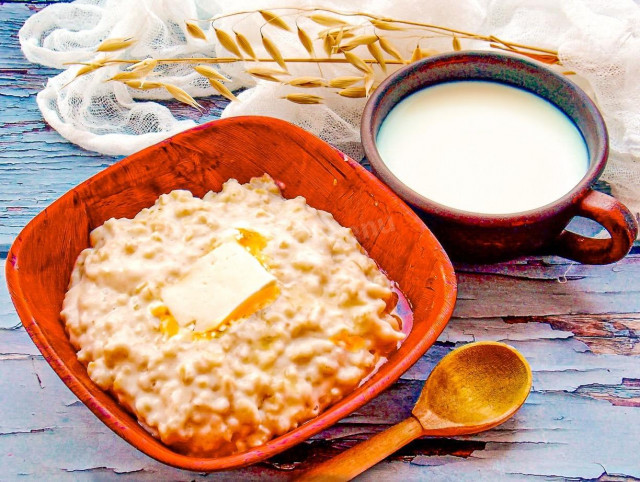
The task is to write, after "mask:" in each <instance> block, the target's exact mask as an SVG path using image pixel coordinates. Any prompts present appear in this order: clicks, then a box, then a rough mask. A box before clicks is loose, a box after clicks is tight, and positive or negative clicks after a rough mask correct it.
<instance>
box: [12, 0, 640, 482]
mask: <svg viewBox="0 0 640 482" xmlns="http://www.w3.org/2000/svg"><path fill="white" fill-rule="evenodd" d="M43 3H44V2H38V1H33V2H18V3H13V2H9V3H6V2H0V264H2V275H4V263H5V260H6V255H7V251H8V249H9V246H10V245H11V243H12V241H13V239H14V238H15V237H16V235H17V234H18V232H19V231H20V230H21V229H22V228H23V227H24V225H25V224H26V223H27V222H28V221H29V220H30V219H31V218H32V217H33V216H34V215H36V214H37V213H38V212H40V211H41V210H42V209H44V208H45V207H46V206H47V205H48V204H50V203H51V202H52V201H54V200H55V199H57V198H58V197H59V196H60V195H62V194H63V193H64V192H66V191H67V190H68V189H70V188H72V187H73V186H75V185H76V184H78V183H80V182H81V181H83V180H85V179H87V178H88V177H90V176H92V175H93V174H95V173H97V172H99V171H100V170H102V169H103V168H105V167H107V166H109V165H111V164H112V163H114V162H116V161H117V159H115V158H111V157H105V156H102V155H99V154H95V153H92V152H87V151H84V150H82V149H80V148H78V147H76V146H74V145H71V144H69V143H68V142H66V141H65V140H64V139H63V138H61V137H60V136H59V135H58V134H57V133H56V132H55V131H53V130H51V129H50V128H49V127H47V125H45V124H44V122H43V120H42V118H41V115H40V112H39V111H38V109H37V107H36V102H35V95H36V93H37V92H38V90H39V89H41V88H42V87H43V85H44V84H45V82H46V79H47V78H48V77H50V76H52V75H55V73H56V71H54V70H52V69H47V68H42V67H39V66H36V65H32V64H30V63H29V62H27V61H26V60H25V59H24V57H23V55H22V53H21V52H20V49H19V46H18V41H17V31H18V29H19V28H20V26H21V25H22V23H23V22H24V20H25V19H26V18H27V17H28V16H29V15H31V14H32V13H33V12H34V11H36V10H38V9H39V8H41V7H42V6H43ZM223 105H224V102H222V101H221V100H220V99H211V100H209V101H207V102H206V106H207V107H208V108H209V111H208V113H207V114H205V116H204V117H202V118H201V119H200V120H204V119H205V118H209V117H215V116H216V115H217V114H218V112H219V109H220V107H222V106H223ZM182 113H183V114H184V115H187V116H189V115H190V116H194V115H196V114H195V113H194V112H193V111H191V110H188V109H185V110H183V111H182ZM198 115H199V114H198ZM456 269H457V274H458V280H459V297H458V304H457V307H456V311H455V313H454V316H453V319H452V320H451V322H450V324H449V326H448V327H447V329H446V331H445V332H444V334H443V335H442V337H441V338H440V340H439V342H438V343H437V344H436V345H435V346H434V347H433V348H431V350H430V351H429V352H428V353H427V354H426V355H425V356H424V357H423V358H422V359H421V360H420V361H419V362H418V363H417V364H416V365H415V366H414V367H412V368H411V369H410V370H409V371H408V372H407V373H406V374H405V375H404V376H403V377H402V379H401V380H400V381H399V382H398V383H396V384H395V385H394V386H393V387H392V388H391V389H390V390H388V391H387V392H386V393H384V394H382V395H381V396H380V397H378V398H377V399H376V400H374V401H373V402H371V403H370V404H368V405H366V406H365V407H363V408H362V409H361V410H359V411H358V412H356V413H354V414H353V415H352V416H350V417H348V418H347V419H344V420H342V421H341V422H340V423H339V424H338V425H336V426H335V427H332V428H331V429H329V430H327V431H325V432H324V433H322V434H319V435H318V436H316V437H314V438H313V439H312V440H310V441H308V442H306V443H303V444H301V445H299V446H298V447H295V448H294V449H292V450H290V451H288V452H285V453H284V454H281V455H279V456H277V457H275V458H274V459H271V460H269V461H267V462H264V463H261V464H258V465H256V466H253V467H249V468H247V469H243V470H240V471H235V472H226V473H221V474H210V475H206V474H197V473H191V472H185V471H180V470H177V469H173V468H171V467H167V466H164V465H162V464H160V463H158V462H156V461H154V460H152V459H150V458H148V457H147V456H145V455H143V454H142V453H140V452H138V451H137V450H135V449H134V448H133V447H131V446H129V445H128V444H127V443H126V442H124V441H123V440H121V439H119V438H118V437H117V436H116V435H114V434H113V433H112V432H111V431H110V430H109V429H108V428H106V427H105V426H104V425H102V423H101V422H99V421H98V419H97V418H95V417H94V416H93V415H92V414H91V413H90V412H89V410H88V409H87V408H85V406H84V405H82V404H81V403H80V402H79V401H78V400H77V399H76V398H75V396H74V395H73V394H72V393H71V392H70V391H69V390H68V389H67V388H66V386H65V385H64V384H63V383H62V382H61V381H60V380H59V379H58V378H57V376H56V375H55V374H54V372H53V371H52V369H51V368H50V367H49V366H48V365H47V363H46V362H45V361H44V360H43V358H42V356H41V355H40V354H39V352H38V351H37V349H36V348H35V346H34V345H33V343H32V342H31V340H30V339H29V337H28V335H27V334H26V332H25V330H24V329H23V328H22V326H21V324H20V321H19V319H18V317H17V315H16V313H15V311H14V309H13V306H12V304H11V301H10V300H9V296H8V293H7V290H6V286H5V283H1V284H0V480H24V479H27V480H31V479H41V480H111V479H114V480H115V479H117V480H185V481H186V480H201V479H202V480H204V479H206V480H238V479H258V478H260V479H269V480H284V479H287V478H289V477H291V476H292V474H296V473H298V472H299V471H301V470H304V469H305V468H306V467H309V466H310V463H311V461H312V460H320V459H323V458H327V457H331V456H332V455H335V454H337V453H339V452H340V451H342V450H344V449H345V448H347V447H349V446H352V445H353V444H355V443H357V442H358V441H360V440H363V439H365V438H368V437H369V436H370V435H371V434H373V433H375V432H377V431H379V430H382V429H384V428H385V427H387V426H389V425H390V424H393V423H396V422H398V421H400V420H401V419H403V418H405V417H406V416H408V414H409V413H410V410H411V407H412V405H413V403H414V401H415V400H416V398H417V396H418V393H419V392H420V389H421V386H422V383H423V380H424V379H425V378H426V376H427V375H428V373H429V371H430V370H431V368H432V366H433V365H434V363H436V362H437V361H438V360H439V359H440V358H441V357H442V356H443V355H445V354H446V353H447V352H449V351H450V350H452V349H453V348H454V347H455V346H458V345H460V344H463V343H467V342H470V341H473V340H501V341H504V342H506V343H509V344H511V345H513V346H515V347H517V348H518V349H519V350H521V351H522V353H523V354H524V355H525V356H526V357H527V358H528V359H529V361H530V363H531V366H532V368H533V372H534V385H533V392H532V393H531V395H530V397H529V399H528V400H527V402H526V404H525V405H524V407H523V408H522V410H521V411H520V412H519V413H518V414H517V415H516V416H515V417H514V418H513V419H512V420H511V421H509V422H507V423H506V424H504V425H503V426H501V427H499V428H497V429H494V430H492V431H490V432H487V433H483V434H479V435H474V436H470V437H463V438H456V439H440V440H436V439H421V440H417V441H415V442H413V443H412V444H410V445H409V446H407V447H406V448H404V449H403V450H401V451H400V452H398V453H397V454H395V455H394V456H392V457H391V458H389V459H388V460H386V461H385V462H383V463H381V464H379V465H378V466H376V467H375V468H373V469H372V470H370V471H368V472H367V473H365V474H364V475H362V476H361V479H360V480H407V481H408V480H422V479H430V480H474V481H476V480H556V479H572V480H579V479H589V480H594V479H597V480H626V479H630V480H638V479H640V249H638V247H637V246H636V247H635V248H634V250H633V251H632V253H631V254H630V255H629V256H628V257H627V258H625V259H624V260H623V261H621V262H619V263H617V264H614V265H610V266H581V265H578V264H575V263H571V262H568V261H566V260H563V259H560V258H550V257H546V258H536V257H534V258H526V259H521V260H518V261H514V262H510V263H504V264H499V265H489V266H468V265H458V266H456Z"/></svg>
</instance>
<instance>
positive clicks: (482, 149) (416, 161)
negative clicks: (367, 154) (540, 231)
mask: <svg viewBox="0 0 640 482" xmlns="http://www.w3.org/2000/svg"><path fill="white" fill-rule="evenodd" d="M376 142H377V147H378V151H379V153H380V156H381V157H382V159H383V160H384V162H385V163H386V164H387V166H388V167H389V169H390V170H391V171H392V172H393V173H394V174H395V175H396V177H397V178H398V179H400V181H402V182H403V183H404V184H406V185H407V186H409V187H410V188H411V189H413V190H414V191H416V192H418V193H420V194H422V195H423V196H425V197H427V198H429V199H431V200H433V201H435V202H438V203H440V204H444V205H447V206H450V207H453V208H457V209H462V210H465V211H473V212H479V213H486V214H507V213H516V212H520V211H526V210H529V209H533V208H537V207H540V206H544V205H545V204H548V203H550V202H552V201H554V200H556V199H558V198H560V197H562V196H563V195H564V194H566V193H567V192H569V191H570V190H571V189H572V188H573V187H574V186H575V185H576V184H577V183H578V182H579V181H580V179H582V177H583V176H584V174H585V173H586V171H587V168H588V164H589V155H588V151H587V146H586V145H585V142H584V139H583V138H582V135H581V134H580V132H579V131H578V129H577V128H576V126H575V125H574V124H573V122H572V121H571V120H570V119H569V118H568V117H567V116H566V115H565V114H564V113H563V112H562V111H560V110H559V109H558V108H557V107H555V106H554V105H552V104H551V103H549V102H547V101H546V100H544V99H542V98H541V97H538V96H536V95H534V94H531V93H529V92H527V91H524V90H521V89H518V88H515V87H510V86H507V85H504V84H499V83H496V82H484V81H462V82H448V83H444V84H439V85H436V86H432V87H428V88H425V89H423V90H420V91H418V92H416V93H414V94H412V95H410V96H409V97H407V98H406V99H404V100H402V101H401V102H400V103H399V104H398V105H397V106H396V107H394V108H393V109H392V110H391V112H390V113H389V115H388V116H387V118H386V119H385V120H384V122H383V124H382V127H381V128H380V131H379V132H378V137H377V141H376Z"/></svg>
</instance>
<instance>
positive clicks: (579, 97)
mask: <svg viewBox="0 0 640 482" xmlns="http://www.w3.org/2000/svg"><path fill="white" fill-rule="evenodd" d="M459 80H484V81H493V82H500V83H503V84H507V85H510V86H513V87H518V88H520V89H524V90H526V91H529V92H532V93H534V94H537V95H538V96H540V97H542V98H544V99H546V100H548V101H549V102H551V103H552V104H554V105H555V106H556V107H558V108H559V109H560V110H561V111H563V112H564V113H565V114H566V115H567V116H568V117H569V118H570V119H571V120H572V121H573V122H574V123H575V125H576V126H577V128H578V130H579V131H580V132H581V134H582V136H583V137H584V140H585V142H586V145H587V149H588V152H589V167H588V169H587V172H586V174H585V175H584V176H583V177H582V179H581V180H580V181H579V182H578V184H576V185H575V186H574V187H573V189H571V191H569V192H568V193H567V194H565V195H564V196H562V197H560V198H558V199H556V200H555V201H553V202H552V203H550V204H547V205H545V206H542V207H539V208H536V209H532V210H529V211H524V212H521V213H515V214H482V213H473V212H468V211H462V210H458V209H455V208H451V207H448V206H445V205H443V204H439V203H436V202H434V201H432V200H430V199H428V198H427V197H425V196H423V195H421V194H419V193H417V192H416V191H414V190H412V189H410V188H409V187H407V186H406V185H405V184H404V183H402V182H401V181H400V180H399V179H398V178H397V177H396V176H395V175H394V174H393V172H392V171H391V170H390V169H389V167H388V166H387V165H386V164H385V162H384V160H383V159H382V158H381V156H380V154H379V152H378V150H377V148H376V136H377V134H378V131H379V129H380V126H381V125H382V123H383V121H384V120H385V117H386V116H387V114H388V113H389V112H390V111H391V110H392V109H393V108H394V107H395V106H396V105H397V104H398V103H399V102H400V101H401V100H403V99H404V98H405V97H407V96H409V95H410V94H412V93H414V92H416V91H418V90H420V89H423V88H425V87H428V86H432V85H435V84H440V83H443V82H450V81H459ZM361 135H362V144H363V147H364V151H365V154H366V156H367V158H368V160H369V161H370V163H371V167H372V169H373V171H374V173H375V174H376V175H377V176H378V177H379V178H381V179H382V180H383V181H384V182H385V183H386V184H387V185H388V186H389V187H390V188H391V189H392V190H393V191H394V192H395V193H396V194H398V195H399V196H400V197H401V198H402V199H404V201H406V202H407V203H409V204H410V205H411V206H412V207H413V208H414V209H415V210H416V212H418V214H419V215H420V216H421V217H422V219H423V220H424V221H425V223H426V224H427V225H428V226H429V228H430V229H431V230H432V231H433V232H434V234H435V235H436V236H437V237H438V239H439V240H440V242H441V243H442V245H443V246H444V248H445V249H446V251H447V253H448V254H449V255H450V256H451V257H452V258H453V259H455V260H458V261H467V262H480V263H486V262H495V261H503V260H508V259H513V258H516V257H518V256H522V255H528V254H529V255H530V254H556V255H559V256H562V257H565V258H568V259H571V260H575V261H578V262H580V263H585V264H607V263H612V262H615V261H618V260H619V259H621V258H623V257H624V256H625V255H626V254H627V253H628V252H629V250H630V249H631V246H632V245H633V242H634V240H635V239H636V236H637V233H638V227H637V224H636V221H635V219H634V217H633V215H632V214H631V213H630V212H629V210H628V209H627V208H626V207H625V206H624V205H623V204H622V203H620V202H619V201H617V200H616V199H615V198H613V197H611V196H608V195H606V194H603V193H601V192H598V191H595V190H593V189H592V186H593V184H594V183H595V182H596V181H597V179H598V177H599V176H600V174H601V173H602V171H603V170H604V167H605V164H606V162H607V156H608V136H607V130H606V127H605V124H604V121H603V119H602V116H601V114H600V112H599V111H598V109H597V107H596V106H595V105H594V103H593V102H592V101H591V99H589V97H588V96H587V95H586V94H585V93H584V92H583V91H582V90H581V89H580V88H579V87H577V86H576V85H575V84H573V83H572V82H571V81H569V80H567V79H566V78H565V77H563V76H561V75H558V74H556V73H555V72H553V71H551V70H549V69H547V68H545V67H542V66H540V65H537V64H534V63H532V62H530V61H528V60H524V59H522V58H517V57H513V56H509V55H503V54H496V53H491V52H456V53H451V54H444V55H440V56H436V57H430V58H427V59H423V60H421V61H418V62H415V63H413V64H411V65H408V66H406V67H404V68H403V69H400V70H398V71H397V72H395V73H393V74H392V75H390V76H389V77H388V78H387V79H385V80H384V82H382V84H380V86H379V87H378V88H377V89H376V90H375V92H374V93H373V94H372V96H371V98H370V99H369V101H368V102H367V105H366V107H365V110H364V113H363V117H362V124H361ZM574 216H582V217H585V218H589V219H592V220H594V221H596V222H597V223H599V224H600V225H602V226H603V227H604V228H605V229H606V230H607V231H608V232H609V235H610V238H604V239H596V238H591V237H587V236H583V235H580V234H576V233H573V232H571V231H568V230H566V229H565V228H566V227H567V225H568V224H569V222H570V221H571V219H572V218H573V217H574Z"/></svg>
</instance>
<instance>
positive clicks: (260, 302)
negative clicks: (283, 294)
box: [193, 283, 280, 340]
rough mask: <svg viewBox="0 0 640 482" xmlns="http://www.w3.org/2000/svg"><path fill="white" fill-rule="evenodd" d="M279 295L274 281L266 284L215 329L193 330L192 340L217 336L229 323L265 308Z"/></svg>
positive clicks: (278, 289) (209, 338)
mask: <svg viewBox="0 0 640 482" xmlns="http://www.w3.org/2000/svg"><path fill="white" fill-rule="evenodd" d="M279 295H280V288H279V287H278V285H277V284H276V283H273V284H272V285H270V286H268V287H267V288H265V289H263V290H261V291H259V292H258V293H255V294H254V295H252V296H250V297H249V298H247V299H246V300H245V301H244V303H242V304H241V305H240V306H238V308H236V309H235V310H234V311H233V312H232V313H231V314H230V315H229V316H228V317H227V318H226V319H225V320H224V321H223V322H222V324H221V325H220V326H219V327H218V328H217V329H215V330H211V331H194V332H193V339H194V340H211V339H213V338H218V337H219V336H220V335H221V334H222V333H223V332H224V331H226V330H227V328H228V327H229V325H230V324H231V323H233V322H234V321H237V320H240V319H243V318H248V317H249V316H251V315H252V314H254V313H255V312H257V311H260V310H261V309H263V308H266V307H267V306H268V305H270V304H271V303H273V302H274V301H275V300H276V298H277V297H278V296H279Z"/></svg>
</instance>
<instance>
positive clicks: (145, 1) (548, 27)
mask: <svg viewBox="0 0 640 482" xmlns="http://www.w3.org/2000/svg"><path fill="white" fill-rule="evenodd" d="M318 5H322V6H323V7H328V8H334V9H336V10H345V8H348V9H349V10H350V11H352V12H353V11H362V12H368V13H373V14H379V15H384V16H387V17H393V18H397V19H404V20H413V21H421V22H428V23H432V24H437V25H442V26H446V27H451V28H455V29H458V30H463V31H467V32H474V33H477V34H482V35H495V36H496V37H499V38H500V39H503V40H508V41H511V42H516V43H522V44H528V45H534V46H536V47H543V48H548V49H552V50H556V51H558V52H559V57H560V59H561V62H562V67H561V70H563V71H573V72H575V73H576V75H572V76H571V78H572V80H574V81H576V82H577V83H579V85H581V86H582V87H583V88H584V89H585V90H586V91H587V93H588V94H589V95H591V96H592V98H593V99H594V100H595V101H596V102H597V104H598V106H599V107H600V109H601V111H602V113H603V115H604V118H605V121H606V123H607V126H608V129H609V134H610V141H611V154H610V158H609V163H608V166H607V170H606V171H605V173H604V179H605V180H607V181H608V182H609V183H610V184H611V186H612V189H613V193H614V195H616V196H617V197H618V198H619V199H620V200H622V201H623V202H624V203H625V204H626V205H627V206H628V207H629V208H630V209H631V210H632V211H633V212H634V213H635V215H636V217H637V216H638V213H639V212H640V107H639V106H640V81H639V79H640V58H639V57H638V52H640V0H635V1H634V0H616V1H610V0H563V1H562V2H558V1H557V0H459V1H457V2H451V1H449V0H431V1H429V2H416V1H413V0H396V1H393V0H369V1H363V0H354V1H351V2H349V3H348V6H347V7H343V6H342V5H344V2H337V1H335V0H328V1H323V2H310V1H305V0H288V1H277V0H276V1H262V0H235V1H233V2H229V1H224V0H180V1H178V0H137V1H135V2H131V1H128V0H76V1H75V2H73V3H65V4H55V5H50V6H48V7H46V8H44V9H43V10H41V11H40V12H38V13H36V14H34V15H33V16H32V17H30V18H29V19H28V20H27V21H26V22H25V24H24V26H23V27H22V29H21V30H20V33H19V39H20V43H21V45H22V49H23V51H24V53H25V55H26V57H27V58H28V59H29V60H30V61H32V62H36V63H40V64H43V65H46V66H49V67H56V68H60V69H66V70H64V71H63V72H62V73H60V74H59V75H57V76H56V77H53V78H51V79H49V81H48V83H47V85H46V87H45V89H44V90H43V91H41V92H40V93H39V94H38V96H37V102H38V106H39V107H40V110H41V111H42V114H43V116H44V118H45V120H46V121H47V122H48V123H49V124H50V125H51V126H52V127H53V128H54V129H56V130H57V131H58V132H59V133H60V134H61V135H62V136H64V137H65V138H67V139H68V140H70V141H71V142H73V143H76V144H78V145H80V146H82V147H84V148H86V149H89V150H94V151H98V152H102V153H105V154H112V155H126V154H130V153H132V152H135V151H137V150H139V149H142V148H143V147H146V146H149V145H151V144H154V143H156V142H158V141H160V140H161V139H164V138H166V137H169V136H171V135H173V134H175V133H177V132H180V131H182V130H185V129H188V128H190V127H192V126H193V125H195V122H194V121H193V120H189V119H184V118H183V119H180V118H177V117H176V114H175V113H172V111H171V110H169V109H168V108H167V107H166V106H164V105H161V104H159V103H157V102H155V101H157V100H168V99H171V95H170V94H169V93H168V92H167V91H166V90H164V89H152V90H136V89H132V88H129V87H127V86H125V85H124V84H122V83H120V82H105V80H106V79H108V78H109V77H111V76H113V75H114V74H115V73H117V72H119V71H121V70H123V68H124V67H123V66H121V65H111V66H108V67H105V68H102V69H98V70H95V71H94V72H91V73H89V74H85V75H83V76H81V77H79V78H77V79H75V80H74V77H75V75H76V72H77V71H78V69H79V68H80V67H81V66H80V65H72V66H69V65H68V64H69V63H75V62H88V61H95V60H97V59H100V58H103V57H104V56H109V57H110V58H114V59H145V58H149V57H151V58H175V57H215V56H229V55H230V54H229V52H227V51H226V50H225V49H224V48H223V47H221V46H220V45H219V43H218V41H217V39H216V37H215V35H214V32H213V30H212V29H211V28H210V26H209V25H208V22H205V21H201V22H199V23H198V25H200V26H201V28H202V29H203V30H204V31H205V32H206V36H207V39H206V40H201V39H197V38H194V37H193V36H190V35H188V34H187V33H186V27H185V20H197V19H200V20H203V19H207V18H211V17H213V16H216V15H222V14H227V13H232V12H237V11H245V10H249V11H254V10H257V9H266V10H273V9H276V8H278V7H281V6H282V7H302V8H307V7H311V6H318ZM279 12H282V11H279ZM289 13H291V12H289ZM344 18H345V20H349V21H350V22H352V23H360V22H362V21H363V19H362V18H360V19H358V17H344ZM283 19H284V20H286V21H287V22H288V23H289V24H290V25H292V26H294V27H295V20H296V15H284V16H283ZM298 20H299V25H300V27H302V28H303V29H305V30H306V31H308V32H309V33H310V34H311V35H312V37H315V36H316V35H317V32H318V31H319V30H320V29H321V28H323V27H320V26H318V25H316V24H314V23H313V22H311V21H310V20H309V19H307V18H302V17H299V18H298ZM263 24H264V19H263V18H262V17H261V16H260V15H259V14H253V15H247V16H245V17H244V18H242V17H231V18H226V19H223V20H220V21H216V24H215V25H216V27H218V28H221V29H223V30H225V31H227V32H232V31H233V29H234V28H235V29H236V30H238V31H240V32H241V33H243V34H244V35H245V36H246V37H248V38H249V40H250V41H251V42H252V44H253V45H254V48H255V50H256V53H257V54H258V55H259V56H262V57H265V56H267V55H266V53H265V50H264V49H263V48H262V47H261V43H260V33H259V32H260V27H261V26H262V25H263ZM263 32H264V33H265V34H266V35H267V36H268V37H269V38H270V39H272V40H273V41H274V42H275V43H276V44H277V45H278V47H279V49H280V50H281V52H282V54H283V56H284V57H289V58H290V57H307V56H308V54H307V52H306V51H305V50H304V48H303V47H302V45H301V43H300V42H299V41H298V39H297V36H296V34H295V32H294V33H289V32H285V31H282V30H279V29H277V28H275V27H273V26H271V25H267V26H266V27H265V28H264V29H263ZM384 33H385V35H386V36H388V37H389V38H391V39H392V40H393V43H394V45H395V46H396V47H397V48H398V49H399V50H400V51H401V53H402V54H403V55H404V56H405V57H406V58H409V57H410V56H411V52H412V51H413V49H414V47H415V46H416V38H415V36H412V35H408V34H406V33H404V32H384ZM128 37H134V38H135V39H136V43H134V44H133V45H132V46H131V47H129V48H127V49H125V50H122V51H118V52H111V53H104V54H96V53H95V49H96V47H97V46H98V45H99V44H100V43H101V42H102V41H103V40H105V39H107V38H128ZM420 46H421V47H422V48H423V49H434V50H437V51H441V52H444V51H448V50H451V49H452V42H451V39H450V38H433V39H423V40H421V41H420ZM315 48H316V51H317V52H319V53H320V52H322V45H321V41H318V42H317V44H316V47H315ZM462 48H464V49H467V48H469V49H471V48H473V49H486V48H489V47H488V46H487V44H485V43H483V42H481V41H470V40H463V41H462ZM358 49H361V50H354V52H356V53H361V55H362V56H367V57H370V54H368V53H367V52H366V48H365V47H358ZM247 66H248V64H247V65H244V66H243V65H242V62H238V63H235V64H220V65H219V66H218V67H219V69H220V70H221V71H223V72H224V73H226V74H227V75H229V76H230V77H232V78H233V81H231V82H228V83H227V84H226V85H227V87H229V88H231V89H232V90H234V89H238V88H240V87H246V88H247V89H246V90H244V91H243V92H242V93H241V94H240V95H239V98H240V99H241V102H233V103H231V104H229V106H228V107H227V108H226V109H225V110H224V112H223V114H222V115H223V117H228V116H235V115H269V116H273V117H279V118H281V119H285V120H287V121H289V122H292V123H294V124H297V125H299V126H302V127H304V128H305V129H307V130H309V131H310V132H312V133H313V134H316V135H318V136H319V137H321V138H322V139H324V140H326V141H328V142H330V143H332V144H333V145H335V146H336V147H338V148H340V149H342V150H343V151H344V152H346V153H347V154H349V155H350V156H352V157H354V158H356V159H359V158H361V157H362V152H361V147H360V135H359V124H360V116H361V113H362V109H363V107H364V104H365V100H364V99H349V98H344V97H340V96H338V95H337V94H336V93H335V91H330V90H327V89H322V88H320V89H307V90H305V93H310V94H317V95H321V96H323V97H324V98H325V103H324V104H321V105H299V104H294V103H291V102H288V101H286V100H284V99H282V97H283V96H285V95H287V94H288V93H290V92H293V91H297V92H299V91H300V89H297V90H296V89H294V88H292V87H290V86H286V85H281V84H277V83H273V82H268V81H262V80H259V81H257V82H255V81H254V80H253V78H252V77H250V76H248V75H247V74H246V73H244V70H243V67H247ZM264 66H265V67H270V68H273V67H274V66H275V65H274V64H270V65H267V64H265V65H264ZM389 67H390V68H389V72H391V71H392V70H393V68H391V66H389ZM289 70H290V72H291V74H292V75H293V76H297V75H298V76H302V75H309V76H322V77H324V78H327V79H328V78H333V77H336V76H343V75H359V72H358V71H357V70H356V69H355V68H354V67H352V66H351V65H349V64H331V65H329V64H323V65H322V67H321V70H319V67H318V66H317V65H316V64H314V63H296V64H290V65H289ZM153 76H154V77H155V78H157V79H155V78H154V80H160V81H162V82H165V83H169V84H173V85H175V86H177V87H180V88H182V89H184V90H185V91H187V92H188V93H189V94H191V95H192V96H193V97H196V98H198V97H204V96H211V95H215V94H217V92H216V91H215V90H214V89H213V88H211V87H210V85H209V83H208V81H207V80H206V79H205V78H204V77H202V76H200V75H199V74H197V73H195V72H194V70H193V66H191V65H182V64H172V65H170V66H166V65H164V66H162V67H158V68H157V69H156V71H154V73H153ZM383 77H384V74H383V73H382V71H381V70H380V69H378V68H376V79H377V80H381V79H382V78H383ZM72 80H73V81H72Z"/></svg>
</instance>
